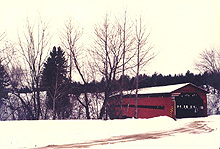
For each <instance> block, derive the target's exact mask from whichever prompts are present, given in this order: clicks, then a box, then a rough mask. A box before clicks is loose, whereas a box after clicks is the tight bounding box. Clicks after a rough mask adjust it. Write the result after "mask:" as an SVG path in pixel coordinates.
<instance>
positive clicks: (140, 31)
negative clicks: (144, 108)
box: [134, 16, 155, 118]
mask: <svg viewBox="0 0 220 149" xmlns="http://www.w3.org/2000/svg"><path fill="white" fill-rule="evenodd" d="M149 36H150V33H146V25H145V24H144V23H143V21H142V17H141V16H140V17H139V20H136V22H135V45H136V64H135V65H136V93H135V114H134V117H135V118H138V113H137V107H138V88H139V86H138V84H139V79H138V77H139V74H140V71H141V69H142V68H143V67H144V66H145V65H146V64H147V63H148V62H149V61H151V60H152V59H153V58H154V57H155V54H154V53H152V52H151V51H152V48H153V47H152V46H151V45H149Z"/></svg>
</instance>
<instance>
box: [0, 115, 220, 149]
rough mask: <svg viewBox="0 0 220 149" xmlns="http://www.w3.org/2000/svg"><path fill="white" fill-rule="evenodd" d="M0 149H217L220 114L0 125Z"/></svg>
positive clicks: (219, 132) (219, 142)
mask: <svg viewBox="0 0 220 149" xmlns="http://www.w3.org/2000/svg"><path fill="white" fill-rule="evenodd" d="M0 148H6V149H7V148H94V149H96V148H98V149H99V148H100V149H103V148H104V149H105V148H107V149H108V148H109V149H112V148H115V149H118V148H152V149H168V148H169V149H176V148H178V149H186V148H187V149H191V148H192V149H194V148H198V149H220V115H219V116H209V117H205V118H187V119H178V120H177V121H174V120H173V119H171V118H169V117H165V116H163V117H156V118H152V119H126V120H109V121H101V120H63V121H58V120H57V121H52V120H50V121H4V122H0Z"/></svg>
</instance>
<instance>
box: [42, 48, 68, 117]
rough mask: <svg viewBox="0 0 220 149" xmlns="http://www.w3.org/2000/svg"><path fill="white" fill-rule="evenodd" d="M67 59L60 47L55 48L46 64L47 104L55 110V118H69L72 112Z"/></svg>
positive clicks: (43, 79) (44, 77)
mask: <svg viewBox="0 0 220 149" xmlns="http://www.w3.org/2000/svg"><path fill="white" fill-rule="evenodd" d="M66 75H67V61H66V59H65V57H64V52H63V51H62V50H61V48H60V47H58V48H56V47H54V48H53V51H52V52H51V53H50V57H49V58H48V59H47V62H46V63H45V64H44V70H43V77H42V85H43V86H44V88H46V90H47V100H46V105H47V108H48V109H52V110H53V119H56V118H58V119H63V118H68V117H69V116H70V113H71V105H70V99H69V97H68V93H69V88H70V87H69V81H68V79H67V76H66Z"/></svg>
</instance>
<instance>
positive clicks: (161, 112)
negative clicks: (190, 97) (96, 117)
mask: <svg viewBox="0 0 220 149" xmlns="http://www.w3.org/2000/svg"><path fill="white" fill-rule="evenodd" d="M128 104H129V105H130V106H129V107H128ZM122 105H123V108H122V109H123V110H122V115H126V116H127V117H134V113H135V107H134V106H135V98H124V99H123V103H122ZM171 105H172V100H171V97H142V98H138V106H139V107H138V118H152V117H156V116H170V115H171V110H170V109H171ZM142 106H143V107H142ZM144 106H148V107H144ZM156 106H158V107H160V108H159V109H155V107H156ZM152 107H153V108H152ZM161 107H164V109H161ZM118 110H119V109H117V111H118Z"/></svg>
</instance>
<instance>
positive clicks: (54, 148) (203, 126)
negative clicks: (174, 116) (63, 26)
mask: <svg viewBox="0 0 220 149" xmlns="http://www.w3.org/2000/svg"><path fill="white" fill-rule="evenodd" d="M212 131H214V129H212V128H210V127H209V126H208V125H207V121H194V122H191V123H190V124H188V125H186V127H182V128H177V129H174V130H170V131H159V132H148V133H142V134H133V135H122V136H116V137H112V138H108V139H101V140H93V141H88V142H84V143H73V144H65V145H48V146H46V147H40V148H38V149H61V148H62V149H64V148H88V147H91V146H96V145H108V144H116V143H126V142H131V141H138V140H146V139H159V138H163V137H166V136H174V135H175V134H178V133H189V134H201V133H209V132H212Z"/></svg>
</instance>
